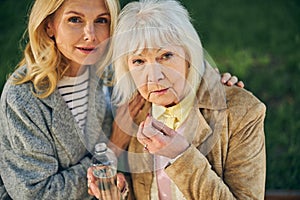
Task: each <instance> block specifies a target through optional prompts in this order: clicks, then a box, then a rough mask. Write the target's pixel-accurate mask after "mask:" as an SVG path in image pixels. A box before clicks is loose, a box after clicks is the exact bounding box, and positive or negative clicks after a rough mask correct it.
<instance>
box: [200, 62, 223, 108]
mask: <svg viewBox="0 0 300 200" xmlns="http://www.w3.org/2000/svg"><path fill="white" fill-rule="evenodd" d="M204 63H205V64H204V67H205V71H204V74H203V76H202V79H201V82H200V86H199V89H198V92H197V101H198V107H199V108H205V109H210V110H222V109H226V108H227V105H226V94H225V88H224V85H223V84H222V83H221V78H220V74H219V73H217V71H216V70H215V69H213V68H212V67H211V66H210V65H209V63H208V62H206V61H205V62H204Z"/></svg>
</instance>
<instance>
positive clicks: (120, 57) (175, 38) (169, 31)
mask: <svg viewBox="0 0 300 200" xmlns="http://www.w3.org/2000/svg"><path fill="white" fill-rule="evenodd" d="M166 45H177V46H181V47H182V48H183V49H184V50H185V54H186V57H187V59H188V63H189V65H190V71H189V74H188V77H187V80H188V81H189V83H190V85H192V89H193V90H194V92H196V90H197V89H198V86H199V83H200V80H201V77H202V75H203V73H204V64H203V63H204V61H203V49H202V45H201V41H200V38H199V36H198V34H197V31H196V30H195V28H194V27H193V25H192V23H191V21H190V17H189V14H188V12H187V10H186V9H185V8H184V7H183V6H182V5H181V4H180V3H179V2H177V1H175V0H141V1H139V2H131V3H128V4H127V5H126V6H125V7H124V8H123V10H122V11H121V13H120V15H119V21H118V23H117V27H116V30H115V33H114V35H113V38H112V45H111V48H112V51H113V55H112V63H113V66H114V70H115V81H116V82H115V87H114V98H115V99H114V100H115V101H116V102H118V104H122V103H125V102H127V101H128V100H130V98H132V96H133V95H134V94H135V92H136V86H135V84H134V82H133V79H132V77H131V75H130V73H129V69H128V64H127V60H128V55H129V54H131V53H132V52H137V51H143V49H145V48H160V47H163V46H166Z"/></svg>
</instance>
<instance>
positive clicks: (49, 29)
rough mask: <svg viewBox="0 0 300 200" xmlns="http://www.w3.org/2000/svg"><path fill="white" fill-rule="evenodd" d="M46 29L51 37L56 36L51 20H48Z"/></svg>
mask: <svg viewBox="0 0 300 200" xmlns="http://www.w3.org/2000/svg"><path fill="white" fill-rule="evenodd" d="M46 31H47V35H48V36H49V37H50V38H53V37H54V28H53V24H52V23H51V22H47V25H46Z"/></svg>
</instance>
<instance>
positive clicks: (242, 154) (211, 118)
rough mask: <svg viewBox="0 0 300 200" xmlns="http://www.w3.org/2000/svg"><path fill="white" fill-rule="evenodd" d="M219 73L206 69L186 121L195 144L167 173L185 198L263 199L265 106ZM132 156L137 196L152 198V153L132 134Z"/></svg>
mask: <svg viewBox="0 0 300 200" xmlns="http://www.w3.org/2000/svg"><path fill="white" fill-rule="evenodd" d="M219 77H220V76H219V75H218V74H216V73H215V71H214V70H213V69H212V68H210V67H207V69H206V71H205V74H204V77H203V79H202V82H201V85H200V87H199V90H198V94H197V95H198V98H197V100H198V101H197V105H198V108H197V109H194V110H192V111H191V114H190V115H189V117H188V119H187V121H186V122H185V124H184V126H186V127H187V128H186V129H185V130H186V131H185V132H184V135H185V136H186V138H187V139H188V140H189V141H190V143H191V146H190V147H189V148H188V149H187V150H186V151H185V152H184V153H183V155H182V156H181V157H179V158H178V159H177V160H176V161H175V162H174V163H172V164H170V165H168V166H167V167H166V168H165V171H166V173H167V174H168V176H169V177H170V178H171V179H172V181H173V182H174V183H175V184H176V185H177V187H178V188H179V190H180V191H181V192H182V193H183V195H184V196H185V198H186V199H204V200H207V199H224V200H228V199H243V200H245V199H264V191H265V175H266V154H265V136H264V118H265V111H266V108H265V105H264V104H263V103H262V102H260V101H259V100H258V99H257V98H256V97H254V96H253V95H252V94H251V93H249V92H248V91H246V90H245V89H241V88H238V87H235V86H233V87H227V86H223V85H222V84H221V82H220V79H219ZM146 112H147V111H146ZM146 112H145V113H146ZM144 117H145V116H144ZM140 120H143V118H141V119H139V121H140ZM133 152H135V153H133ZM128 158H129V166H130V170H131V172H132V181H133V188H134V195H135V198H136V199H139V200H147V199H150V190H151V184H152V180H153V156H152V155H151V154H149V153H148V152H145V151H143V146H142V145H141V144H140V143H139V142H138V141H137V139H136V137H133V138H132V139H131V142H130V145H129V152H128Z"/></svg>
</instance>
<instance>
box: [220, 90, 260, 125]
mask: <svg viewBox="0 0 300 200" xmlns="http://www.w3.org/2000/svg"><path fill="white" fill-rule="evenodd" d="M225 92H226V104H227V114H228V120H229V124H231V128H233V129H235V128H237V126H239V125H241V124H246V123H251V122H254V121H260V122H261V123H262V122H263V121H264V117H265V112H266V106H265V104H264V103H263V102H261V101H260V100H259V99H258V98H257V97H256V96H254V95H253V94H252V93H251V92H249V91H247V90H245V89H243V88H239V87H235V86H233V87H226V86H225Z"/></svg>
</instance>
